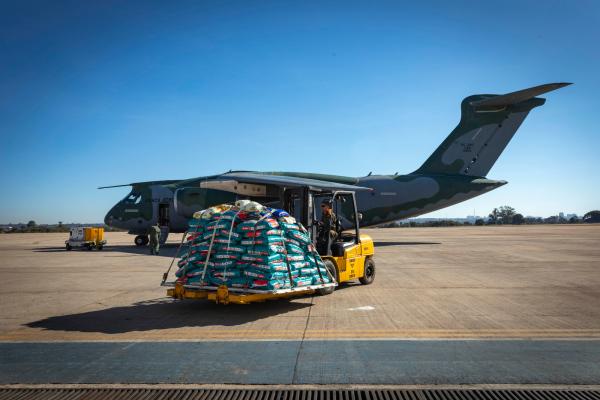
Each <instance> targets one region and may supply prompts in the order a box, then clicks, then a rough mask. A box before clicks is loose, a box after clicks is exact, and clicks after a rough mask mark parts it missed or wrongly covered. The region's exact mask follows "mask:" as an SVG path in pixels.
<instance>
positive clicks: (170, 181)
mask: <svg viewBox="0 0 600 400" xmlns="http://www.w3.org/2000/svg"><path fill="white" fill-rule="evenodd" d="M180 181H181V179H176V180H166V181H146V182H132V183H124V184H122V185H112V186H100V187H99V188H98V189H110V188H116V187H124V186H134V185H170V184H171V183H176V182H180Z"/></svg>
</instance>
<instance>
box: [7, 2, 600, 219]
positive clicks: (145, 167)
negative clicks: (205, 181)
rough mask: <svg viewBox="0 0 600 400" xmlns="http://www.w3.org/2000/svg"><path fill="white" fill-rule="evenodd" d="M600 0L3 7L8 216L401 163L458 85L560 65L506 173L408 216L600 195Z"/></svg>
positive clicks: (517, 78) (80, 215)
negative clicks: (153, 184) (218, 182)
mask: <svg viewBox="0 0 600 400" xmlns="http://www.w3.org/2000/svg"><path fill="white" fill-rule="evenodd" d="M515 10H518V12H515ZM599 11H600V4H599V3H596V2H592V1H582V2H577V3H575V4H564V3H560V2H549V3H545V4H544V7H540V6H539V5H538V3H537V2H533V1H529V2H516V1H514V2H508V3H505V5H504V6H503V7H502V8H498V7H496V6H493V5H491V4H478V3H477V4H473V3H470V2H466V1H465V2H458V3H453V4H447V3H444V2H439V3H438V2H430V3H422V4H418V5H417V4H410V5H399V4H396V3H394V2H382V3H379V4H378V6H372V5H370V4H369V3H360V2H359V3H351V4H348V3H337V2H324V3H320V4H318V5H316V4H303V5H297V4H293V3H279V2H261V3H252V2H249V3H197V2H186V1H183V2H179V3H178V4H177V5H173V4H166V3H161V2H152V1H150V2H135V1H132V2H126V3H118V2H113V1H107V2H102V3H79V2H70V1H66V2H60V3H44V2H33V3H27V4H4V5H3V12H2V13H0V21H1V22H2V23H1V24H0V37H2V39H3V40H2V41H0V50H2V54H3V57H2V59H0V68H2V70H3V74H2V75H0V89H1V90H2V92H3V93H4V96H2V98H0V132H2V139H3V146H2V147H1V148H0V156H1V157H2V159H3V161H4V165H5V168H3V169H2V170H0V182H1V183H2V186H3V187H5V188H7V189H5V195H4V196H2V200H1V202H0V220H6V221H10V220H13V221H15V220H25V221H28V220H34V221H36V222H37V223H38V224H45V223H48V224H53V223H57V222H58V221H65V220H79V221H94V220H96V221H102V220H103V219H104V215H105V214H106V212H107V211H108V210H109V209H110V208H111V207H112V206H113V205H114V204H115V203H117V202H118V201H119V200H121V199H122V198H124V197H125V196H126V195H127V193H129V191H130V188H115V189H105V190H97V189H96V188H97V187H99V186H105V185H114V184H122V183H128V182H136V181H148V180H161V179H174V178H182V179H186V178H191V177H194V176H203V175H211V174H213V173H219V172H223V171H227V170H229V169H246V170H259V171H260V170H276V171H277V170H279V171H286V170H287V171H305V172H315V173H328V174H338V175H348V176H365V175H367V174H368V173H369V171H373V173H374V174H393V173H394V172H396V171H398V172H399V173H400V174H404V173H410V172H412V171H414V170H416V169H417V168H418V167H419V166H420V165H421V164H422V163H423V162H424V161H425V160H426V159H427V157H429V155H430V154H431V153H432V152H433V151H434V150H435V149H436V148H437V147H438V146H439V145H440V144H441V143H442V141H443V140H444V139H445V138H446V137H447V135H448V134H449V133H450V132H451V131H452V130H453V129H454V127H455V126H456V124H457V123H458V121H459V119H460V102H461V101H462V99H463V98H465V97H467V96H469V95H472V94H478V93H496V94H502V93H508V92H511V91H515V90H519V89H524V88H527V87H531V86H534V85H538V84H543V83H550V82H563V81H566V82H573V83H574V85H571V86H569V87H566V88H563V89H560V90H557V91H555V92H552V93H548V94H547V95H544V96H542V97H544V98H546V99H547V102H546V104H545V105H543V106H542V107H539V108H536V109H534V110H533V111H532V112H531V113H530V115H529V117H528V118H527V119H526V120H525V122H524V123H523V125H522V126H521V128H520V129H519V130H518V131H517V133H516V134H515V136H514V138H513V139H512V141H511V142H510V143H509V144H508V146H507V148H506V149H505V151H504V152H503V153H502V154H501V156H500V158H499V159H498V161H497V163H496V164H495V165H494V167H493V168H492V170H491V171H490V173H489V174H488V177H489V178H490V179H502V180H506V181H508V185H505V186H503V187H501V188H499V189H496V190H493V191H492V192H490V193H486V194H484V195H481V196H478V197H476V198H474V199H471V200H468V201H465V202H462V203H459V204H457V205H455V206H452V207H448V208H446V209H442V210H439V211H436V212H432V213H429V214H424V215H422V216H420V217H421V218H450V217H448V216H449V215H473V214H476V215H482V214H483V215H487V214H489V212H491V210H492V209H493V208H494V207H499V206H501V205H505V204H508V205H511V206H512V207H514V208H515V209H516V210H517V212H519V213H521V214H523V215H546V216H552V215H558V213H559V212H560V211H561V208H562V207H561V205H562V204H569V208H570V210H569V211H563V212H564V213H565V214H567V213H575V214H577V215H579V216H582V215H584V214H585V213H586V212H588V211H591V210H597V209H600V203H599V200H598V199H600V178H599V177H598V175H597V174H595V173H594V171H598V162H597V161H596V160H597V156H596V154H595V153H596V149H597V148H599V146H600V135H598V134H597V130H598V128H597V122H596V120H595V112H596V110H595V105H596V104H597V93H598V92H599V89H600V76H599V74H598V71H599V70H600V54H599V53H598V52H597V51H593V49H595V48H596V47H597V43H596V41H597V38H598V37H600V24H598V22H599V21H598V17H597V16H598V15H600V12H599ZM490 16H493V18H491V17H490ZM532 21H535V24H532ZM532 26H534V27H532ZM499 38H501V40H499ZM594 38H596V39H594ZM9 94H10V95H9ZM9 190H10V191H11V192H8V191H9ZM456 218H460V217H456Z"/></svg>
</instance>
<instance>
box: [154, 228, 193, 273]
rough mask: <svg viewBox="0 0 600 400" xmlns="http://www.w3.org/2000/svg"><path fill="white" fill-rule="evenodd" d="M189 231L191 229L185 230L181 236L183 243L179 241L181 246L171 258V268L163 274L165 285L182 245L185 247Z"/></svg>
mask: <svg viewBox="0 0 600 400" xmlns="http://www.w3.org/2000/svg"><path fill="white" fill-rule="evenodd" d="M197 229H198V228H197V227H196V230H197ZM188 232H189V230H187V231H185V232H184V234H183V236H182V237H181V243H179V247H178V248H177V251H176V252H175V255H174V256H173V259H172V260H171V264H169V268H168V269H167V272H165V273H164V274H163V279H162V282H161V285H164V284H165V282H166V281H167V278H168V277H169V272H171V268H173V263H174V262H175V259H176V258H177V256H178V255H179V251H181V247H183V242H184V240H185V238H186V236H187V234H188Z"/></svg>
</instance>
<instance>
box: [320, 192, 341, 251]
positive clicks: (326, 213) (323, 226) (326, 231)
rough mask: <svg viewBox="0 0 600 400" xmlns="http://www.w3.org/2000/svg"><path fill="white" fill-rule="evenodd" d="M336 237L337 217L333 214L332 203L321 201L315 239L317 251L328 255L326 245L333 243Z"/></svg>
mask: <svg viewBox="0 0 600 400" xmlns="http://www.w3.org/2000/svg"><path fill="white" fill-rule="evenodd" d="M337 236H338V232H337V217H336V216H335V214H334V213H333V209H332V201H331V200H323V202H322V203H321V221H319V231H318V237H317V249H318V251H319V253H321V254H327V253H329V251H328V249H327V244H328V243H333V242H334V241H335V239H336V238H337Z"/></svg>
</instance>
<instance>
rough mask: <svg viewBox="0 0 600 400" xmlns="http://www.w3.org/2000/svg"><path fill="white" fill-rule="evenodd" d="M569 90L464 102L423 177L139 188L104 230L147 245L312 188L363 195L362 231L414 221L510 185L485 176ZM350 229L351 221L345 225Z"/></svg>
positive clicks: (280, 176) (271, 176) (216, 180)
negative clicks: (201, 213) (197, 215)
mask: <svg viewBox="0 0 600 400" xmlns="http://www.w3.org/2000/svg"><path fill="white" fill-rule="evenodd" d="M567 85H570V83H550V84H545V85H540V86H535V87H531V88H528V89H524V90H519V91H516V92H512V93H508V94H503V95H493V94H479V95H473V96H469V97H467V98H465V99H464V100H463V101H462V103H461V118H460V122H459V123H458V126H457V127H456V128H455V129H454V130H453V131H452V132H451V133H450V135H449V136H448V137H447V138H446V139H445V140H444V141H443V142H442V144H441V145H440V146H439V147H438V148H437V149H436V150H435V151H434V152H433V154H431V156H429V158H428V159H427V160H426V161H425V162H424V163H423V165H421V166H420V167H419V168H418V169H417V170H416V171H414V172H411V173H409V174H407V175H398V174H394V175H375V174H371V173H369V175H367V176H363V177H349V176H338V175H327V174H318V173H303V172H255V171H229V172H225V173H223V174H219V175H211V176H202V177H197V178H192V179H184V180H164V181H151V182H134V183H130V184H127V185H117V186H105V187H101V188H100V189H104V188H111V187H119V186H131V188H132V189H131V192H130V193H129V194H128V195H127V196H126V197H125V198H124V199H123V200H121V201H120V202H118V203H117V204H116V205H115V206H114V207H112V209H111V210H110V211H109V212H108V214H106V217H105V223H106V224H107V225H109V226H112V227H116V228H120V229H125V230H127V231H128V232H129V233H130V234H133V235H136V237H135V240H134V242H135V244H136V245H138V246H143V245H145V244H147V243H148V236H147V230H148V228H149V227H150V226H151V225H153V224H155V223H157V222H158V224H159V225H160V226H161V229H162V230H163V235H161V239H162V240H161V241H164V240H166V238H167V235H168V233H169V232H177V233H180V232H185V231H186V229H187V222H188V220H189V218H190V217H191V215H192V214H193V213H194V212H195V211H198V210H202V209H205V208H207V207H210V206H213V205H217V204H221V203H231V202H234V201H236V200H238V199H252V200H256V201H258V202H261V203H263V204H269V205H272V206H275V207H276V206H277V205H278V204H280V203H279V201H280V199H281V193H282V191H283V190H285V189H286V188H294V187H311V188H314V189H319V188H321V189H323V190H328V191H329V192H331V191H332V190H333V191H335V190H340V191H342V190H345V191H348V190H350V191H355V192H356V203H357V208H358V211H359V213H360V214H359V215H360V221H361V222H360V226H361V227H366V226H373V225H378V224H382V223H385V222H388V221H394V220H398V219H404V218H409V217H415V216H418V215H422V214H426V213H429V212H432V211H435V210H439V209H441V208H444V207H448V206H451V205H454V204H457V203H460V202H462V201H465V200H468V199H471V198H473V197H475V196H479V195H480V194H483V193H486V192H489V191H490V190H493V189H496V188H498V187H500V186H502V185H505V184H506V183H507V182H506V181H503V180H493V179H488V178H486V175H487V174H488V172H489V171H490V169H491V168H492V166H493V165H494V163H495V162H496V160H497V159H498V157H499V156H500V153H502V151H503V150H504V148H505V147H506V145H507V144H508V142H509V141H510V140H511V138H512V137H513V135H514V134H515V132H516V131H517V129H518V128H519V126H520V125H521V123H522V122H523V120H524V119H525V117H527V115H528V114H529V112H530V111H531V110H532V109H533V108H535V107H538V106H541V105H543V104H544V103H545V101H546V100H545V99H543V98H539V97H536V96H539V95H541V94H543V93H547V92H550V91H552V90H556V89H559V88H562V87H564V86H567ZM341 220H342V223H346V224H347V223H348V221H350V220H352V219H351V218H347V219H344V216H343V215H341Z"/></svg>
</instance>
